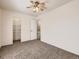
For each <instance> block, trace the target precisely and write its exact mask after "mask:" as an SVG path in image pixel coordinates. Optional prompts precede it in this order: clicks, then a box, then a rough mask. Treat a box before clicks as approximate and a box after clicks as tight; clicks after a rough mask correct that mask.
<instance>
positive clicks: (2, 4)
mask: <svg viewBox="0 0 79 59" xmlns="http://www.w3.org/2000/svg"><path fill="white" fill-rule="evenodd" d="M29 1H30V0H0V8H3V9H7V10H12V11H16V12H21V13H25V14H28V15H33V16H35V15H37V14H36V13H33V12H32V9H28V8H26V7H27V6H29V5H30V2H29ZM41 1H45V2H46V3H47V9H46V10H45V12H47V11H51V10H53V9H55V8H57V7H60V6H61V5H63V4H65V3H68V2H69V1H71V0H41ZM43 13H44V12H43ZM39 14H41V13H39ZM39 14H38V15H39Z"/></svg>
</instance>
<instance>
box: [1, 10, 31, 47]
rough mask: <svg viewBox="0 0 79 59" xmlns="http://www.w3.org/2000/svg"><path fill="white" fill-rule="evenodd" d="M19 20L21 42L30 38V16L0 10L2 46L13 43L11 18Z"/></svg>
mask: <svg viewBox="0 0 79 59" xmlns="http://www.w3.org/2000/svg"><path fill="white" fill-rule="evenodd" d="M17 19H20V20H21V42H24V41H27V40H31V39H30V36H31V35H30V26H31V25H30V22H31V19H32V16H28V15H25V14H21V13H17V12H12V11H8V10H4V9H3V10H2V46H4V45H9V44H13V20H17Z"/></svg>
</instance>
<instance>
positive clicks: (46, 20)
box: [39, 0, 79, 55]
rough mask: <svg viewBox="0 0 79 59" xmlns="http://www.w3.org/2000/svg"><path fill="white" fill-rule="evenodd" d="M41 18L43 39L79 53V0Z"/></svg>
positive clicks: (74, 0)
mask: <svg viewBox="0 0 79 59" xmlns="http://www.w3.org/2000/svg"><path fill="white" fill-rule="evenodd" d="M39 18H40V20H41V40H42V41H44V42H47V43H49V44H51V45H54V46H57V47H59V48H62V49H64V50H67V51H69V52H72V53H75V54H78V55H79V0H73V1H72V2H70V3H68V4H65V5H63V6H61V7H59V8H57V9H55V10H53V11H51V12H49V13H46V14H43V15H41V16H39Z"/></svg>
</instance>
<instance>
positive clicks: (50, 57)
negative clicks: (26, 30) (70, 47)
mask: <svg viewBox="0 0 79 59" xmlns="http://www.w3.org/2000/svg"><path fill="white" fill-rule="evenodd" d="M0 59H79V56H77V55H74V54H72V53H69V52H66V51H64V50H62V49H59V48H57V47H54V46H51V45H49V44H46V43H44V42H41V41H39V40H33V41H28V42H24V43H19V42H15V43H14V45H11V46H5V47H2V48H1V49H0Z"/></svg>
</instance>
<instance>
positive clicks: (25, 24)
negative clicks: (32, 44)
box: [21, 16, 31, 42]
mask: <svg viewBox="0 0 79 59" xmlns="http://www.w3.org/2000/svg"><path fill="white" fill-rule="evenodd" d="M30 18H31V17H29V16H25V17H24V18H22V19H21V42H24V41H28V40H31V38H30Z"/></svg>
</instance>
